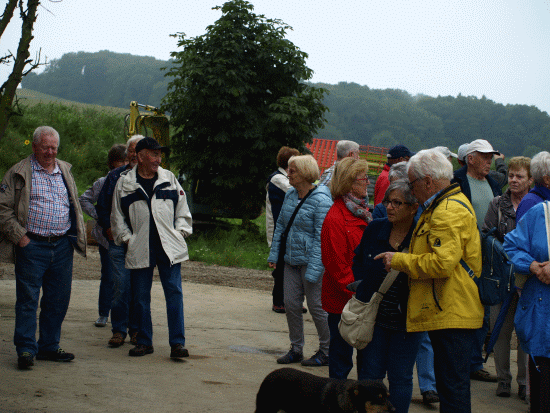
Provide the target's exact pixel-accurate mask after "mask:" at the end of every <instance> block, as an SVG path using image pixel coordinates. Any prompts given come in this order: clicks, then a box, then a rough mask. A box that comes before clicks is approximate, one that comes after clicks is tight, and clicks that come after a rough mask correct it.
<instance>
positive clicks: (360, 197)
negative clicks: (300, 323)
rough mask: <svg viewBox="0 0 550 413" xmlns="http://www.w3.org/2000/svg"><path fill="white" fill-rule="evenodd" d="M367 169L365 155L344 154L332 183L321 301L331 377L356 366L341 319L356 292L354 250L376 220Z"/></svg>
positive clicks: (324, 230) (344, 375) (325, 228)
mask: <svg viewBox="0 0 550 413" xmlns="http://www.w3.org/2000/svg"><path fill="white" fill-rule="evenodd" d="M367 171H368V164H367V162H366V161H365V160H363V159H353V158H344V159H343V160H342V161H340V162H339V163H338V165H337V166H336V168H335V171H334V175H333V177H332V180H331V183H330V191H331V193H332V197H333V199H334V204H333V205H332V207H331V208H330V210H329V211H328V213H327V216H326V217H325V221H324V223H323V228H322V231H321V251H322V259H323V265H324V266H325V272H324V274H323V286H322V292H321V301H322V304H323V309H324V310H325V311H326V312H327V313H328V325H329V329H330V347H329V376H330V377H331V378H338V379H345V378H347V376H348V374H349V372H350V371H351V369H352V367H353V347H351V346H350V345H349V344H348V343H346V342H345V341H344V339H343V338H342V337H341V336H340V332H339V331H338V322H339V321H340V317H341V315H342V309H343V308H344V305H346V303H347V302H348V300H349V299H350V298H351V296H352V293H351V292H350V291H348V290H347V288H346V286H347V285H348V284H350V283H352V282H354V281H355V278H354V277H353V272H352V270H351V266H352V264H353V255H354V253H353V251H354V250H355V247H357V245H359V242H360V241H361V237H362V235H363V231H364V230H365V228H366V227H367V223H368V222H370V221H371V220H372V217H371V214H370V212H369V209H368V205H367V201H368V197H367V185H368V184H369V178H368V176H367ZM358 357H360V354H359V353H358Z"/></svg>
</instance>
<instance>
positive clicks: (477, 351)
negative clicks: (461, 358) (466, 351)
mask: <svg viewBox="0 0 550 413" xmlns="http://www.w3.org/2000/svg"><path fill="white" fill-rule="evenodd" d="M490 308H491V307H489V306H488V305H484V306H483V309H484V313H483V325H482V326H481V327H480V328H478V329H477V330H475V332H476V333H475V338H474V342H473V347H472V358H471V360H470V372H472V373H473V372H474V371H478V370H481V369H482V368H483V362H484V361H485V359H484V358H483V345H484V344H485V337H487V333H488V332H489V324H490V320H491V313H490Z"/></svg>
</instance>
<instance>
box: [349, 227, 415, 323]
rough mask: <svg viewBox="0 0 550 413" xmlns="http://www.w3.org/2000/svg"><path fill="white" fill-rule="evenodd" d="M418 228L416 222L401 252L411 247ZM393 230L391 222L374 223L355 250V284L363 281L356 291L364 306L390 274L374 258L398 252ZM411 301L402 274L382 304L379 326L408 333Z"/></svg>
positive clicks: (377, 317) (382, 263)
mask: <svg viewBox="0 0 550 413" xmlns="http://www.w3.org/2000/svg"><path fill="white" fill-rule="evenodd" d="M415 226H416V218H415V220H414V222H413V224H412V225H411V229H410V230H409V233H408V234H407V236H406V237H405V239H404V240H403V243H402V244H401V246H400V248H399V250H402V249H404V248H406V247H408V246H409V243H410V241H411V236H412V233H413V230H414V227H415ZM391 229H392V223H391V222H390V221H388V218H381V219H375V220H373V221H371V222H370V223H369V225H367V228H366V229H365V232H363V237H362V238H361V242H360V243H359V245H358V246H357V248H356V249H355V257H354V258H353V266H352V270H353V275H354V277H355V280H356V281H359V280H362V281H361V283H360V284H359V285H358V287H357V292H356V297H357V299H358V300H360V301H362V302H364V303H366V302H369V301H370V299H371V297H372V295H373V294H374V293H375V292H376V291H378V289H379V288H380V286H381V285H382V281H384V278H385V277H386V275H387V274H388V273H387V271H386V270H385V269H384V262H383V260H381V259H380V260H375V259H374V257H375V256H377V255H378V254H380V253H382V252H387V251H396V250H395V249H392V247H391V245H390V243H389V239H390V232H391ZM408 298H409V283H408V277H407V274H405V273H400V274H399V275H398V276H397V278H396V280H395V281H394V282H393V284H392V286H391V287H390V289H389V290H388V292H387V293H386V294H385V296H384V299H383V300H382V302H381V303H380V307H379V308H378V314H377V316H376V323H377V325H379V326H382V327H386V328H392V329H396V330H401V331H406V317H407V301H408Z"/></svg>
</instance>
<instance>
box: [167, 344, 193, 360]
mask: <svg viewBox="0 0 550 413" xmlns="http://www.w3.org/2000/svg"><path fill="white" fill-rule="evenodd" d="M182 357H189V351H187V349H186V348H185V347H183V344H176V345H173V346H172V351H171V352H170V358H171V359H180V358H182Z"/></svg>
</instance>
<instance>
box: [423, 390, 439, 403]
mask: <svg viewBox="0 0 550 413" xmlns="http://www.w3.org/2000/svg"><path fill="white" fill-rule="evenodd" d="M422 403H424V404H432V403H439V395H438V394H437V392H435V391H434V390H428V391H425V392H424V393H422Z"/></svg>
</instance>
